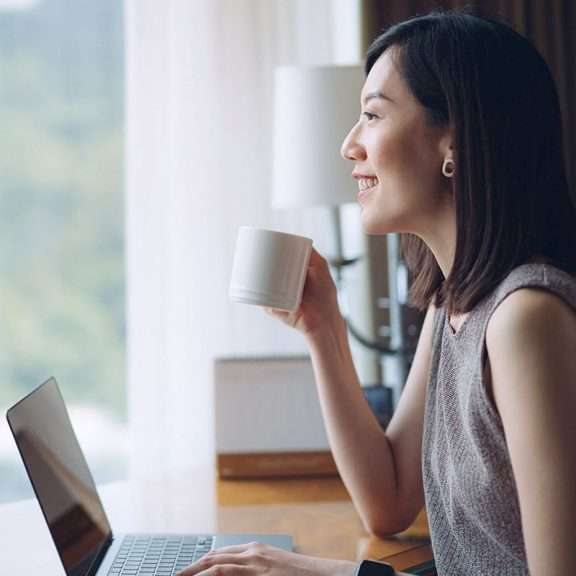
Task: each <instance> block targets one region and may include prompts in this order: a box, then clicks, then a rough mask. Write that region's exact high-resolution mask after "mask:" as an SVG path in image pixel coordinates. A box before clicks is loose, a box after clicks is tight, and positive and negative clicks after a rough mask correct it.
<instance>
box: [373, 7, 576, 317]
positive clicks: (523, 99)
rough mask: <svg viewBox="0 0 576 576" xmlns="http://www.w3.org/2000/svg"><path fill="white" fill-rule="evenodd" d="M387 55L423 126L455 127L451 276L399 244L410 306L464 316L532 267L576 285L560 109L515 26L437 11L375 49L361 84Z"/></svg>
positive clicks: (413, 240)
mask: <svg viewBox="0 0 576 576" xmlns="http://www.w3.org/2000/svg"><path fill="white" fill-rule="evenodd" d="M390 47H394V57H395V61H396V62H397V65H398V67H399V71H400V73H401V74H402V76H403V78H404V80H405V81H406V83H407V85H408V87H409V89H410V90H411V91H412V93H413V94H414V96H415V97H416V99H417V100H418V101H419V102H420V104H421V105H422V106H423V107H424V109H425V111H426V114H427V118H428V120H429V121H430V122H433V123H437V124H440V125H447V126H450V127H451V129H452V134H453V147H454V160H455V164H456V171H455V174H454V178H453V193H454V204H455V211H456V231H457V239H456V249H455V256H454V261H453V265H452V268H451V270H450V273H449V274H448V276H447V277H446V278H444V276H443V275H442V272H441V270H440V268H439V267H438V264H437V262H436V260H435V258H434V256H433V254H432V253H431V251H430V250H429V249H428V247H427V246H426V245H425V244H424V242H423V241H422V240H421V239H420V238H418V237H416V236H414V235H411V234H403V235H402V249H403V254H404V258H405V260H406V263H407V265H408V268H409V269H410V272H411V301H412V303H413V304H414V305H415V306H417V307H418V308H421V309H424V308H425V307H426V306H427V305H428V304H429V303H430V302H431V301H433V302H434V303H435V304H436V305H437V306H444V307H446V309H447V310H448V311H449V312H450V313H462V312H468V311H469V310H471V309H472V308H473V307H474V306H475V305H476V304H477V303H478V302H479V301H481V300H482V298H484V297H485V296H487V295H488V294H489V293H490V292H491V291H492V290H493V289H494V288H495V287H496V285H497V284H498V283H499V282H500V281H501V280H502V279H503V278H504V277H505V276H506V275H507V274H508V273H509V272H510V271H511V270H512V269H513V268H515V267H516V266H518V265H520V264H523V263H526V262H528V261H530V260H531V259H534V258H542V259H544V260H545V261H547V262H549V263H550V264H553V265H555V266H557V267H558V268H560V269H562V270H565V271H567V272H568V273H570V274H573V275H574V274H576V210H575V208H574V204H573V203H572V200H571V198H570V193H569V189H568V183H567V178H566V172H565V167H564V158H563V153H562V129H561V113H560V106H559V102H558V95H557V92H556V88H555V85H554V81H553V79H552V76H551V74H550V71H549V69H548V66H547V65H546V63H545V62H544V60H543V58H542V57H541V56H540V54H539V53H538V52H537V50H536V49H535V48H534V47H533V46H532V44H531V43H530V42H529V41H528V40H527V39H526V38H524V37H523V36H521V35H520V34H518V33H517V32H515V31H514V30H513V29H512V28H510V27H509V26H508V25H506V24H504V23H502V22H499V21H497V20H494V19H492V18H486V17H483V16H478V15H475V14H473V13H471V12H470V11H449V12H432V13H430V14H426V15H423V16H418V17H415V18H412V19H410V20H407V21H404V22H401V23H399V24H396V25H394V26H392V27H390V28H388V29H386V30H385V31H384V32H383V33H381V34H380V35H379V36H378V37H377V38H376V39H375V40H374V41H373V42H372V44H371V46H370V48H369V49H368V53H367V59H366V66H365V71H366V74H368V73H369V72H370V70H371V68H372V66H373V65H374V63H375V62H376V60H377V59H378V58H379V57H380V56H381V55H382V53H383V52H384V51H385V50H386V49H388V48H390ZM439 169H440V168H439Z"/></svg>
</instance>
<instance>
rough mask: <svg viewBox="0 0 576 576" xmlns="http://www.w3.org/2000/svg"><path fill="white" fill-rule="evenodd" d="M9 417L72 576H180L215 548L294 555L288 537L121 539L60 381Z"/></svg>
mask: <svg viewBox="0 0 576 576" xmlns="http://www.w3.org/2000/svg"><path fill="white" fill-rule="evenodd" d="M6 417H7V420H8V424H9V426H10V429H11V430H12V434H13V435H14V439H15V440H16V445H17V446H18V450H19V452H20V455H21V457H22V460H23V462H24V466H25V467H26V471H27V473H28V476H29V478H30V482H31V483H32V487H33V488H34V492H35V494H36V498H37V499H38V503H39V504H40V508H41V509H42V513H43V515H44V518H45V520H46V523H47V524H48V528H49V530H50V534H51V535H52V539H53V541H54V545H55V546H56V549H57V551H58V555H59V556H60V560H61V561H62V565H63V566H64V570H65V572H66V575H67V576H125V575H126V576H128V575H129V576H136V575H137V576H140V575H142V576H144V575H145V576H173V575H174V574H176V573H177V572H178V571H180V570H182V569H183V568H184V567H186V566H187V565H189V564H191V563H192V562H195V561H196V560H198V559H199V558H201V557H202V556H203V555H204V554H206V553H207V552H209V551H210V550H211V549H213V548H220V547H222V546H229V545H233V544H244V543H248V542H253V541H258V542H262V543H265V544H270V545H272V546H277V547H279V548H284V549H285V550H292V539H291V537H290V536H287V535H282V534H277V535H267V534H126V535H115V534H113V532H112V528H111V526H110V523H109V522H108V519H107V517H106V513H105V511H104V507H103V506H102V502H101V500H100V497H99V495H98V490H97V488H96V485H95V483H94V479H93V477H92V474H91V472H90V469H89V467H88V464H87V462H86V458H85V457H84V454H83V452H82V449H81V448H80V444H79V443H78V439H77V438H76V434H75V432H74V429H73V428H72V423H71V422H70V417H69V415H68V411H67V409H66V405H65V403H64V399H63V397H62V394H61V392H60V389H59V387H58V384H57V382H56V380H55V379H54V378H51V379H50V380H48V381H47V382H45V383H44V384H42V385H40V386H39V387H38V388H36V389H35V390H33V391H32V392H31V393H30V394H28V395H27V396H25V397H24V398H23V399H22V400H20V401H19V402H18V403H16V404H15V405H14V406H12V408H10V409H9V410H8V411H7V413H6Z"/></svg>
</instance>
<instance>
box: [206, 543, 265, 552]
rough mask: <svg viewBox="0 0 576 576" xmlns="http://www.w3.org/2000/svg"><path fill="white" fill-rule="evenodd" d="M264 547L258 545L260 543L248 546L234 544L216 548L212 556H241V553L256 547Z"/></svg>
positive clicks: (247, 544)
mask: <svg viewBox="0 0 576 576" xmlns="http://www.w3.org/2000/svg"><path fill="white" fill-rule="evenodd" d="M258 545H260V546H263V544H258V542H248V543H246V544H234V545H232V546H222V547H221V548H214V550H211V551H210V552H209V553H210V554H239V553H241V552H246V551H248V550H250V549H251V548H254V547H255V546H258Z"/></svg>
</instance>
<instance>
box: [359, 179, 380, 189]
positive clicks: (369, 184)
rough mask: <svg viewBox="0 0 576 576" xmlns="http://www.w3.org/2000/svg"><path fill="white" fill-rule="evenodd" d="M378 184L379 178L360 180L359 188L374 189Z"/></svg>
mask: <svg viewBox="0 0 576 576" xmlns="http://www.w3.org/2000/svg"><path fill="white" fill-rule="evenodd" d="M376 184H378V178H360V180H358V188H359V189H360V190H366V189H368V188H373V187H374V186H376Z"/></svg>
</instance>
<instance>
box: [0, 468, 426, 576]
mask: <svg viewBox="0 0 576 576" xmlns="http://www.w3.org/2000/svg"><path fill="white" fill-rule="evenodd" d="M100 494H101V496H102V499H103V501H104V506H105V508H106V511H107V513H108V516H109V519H110V523H111V525H112V527H113V529H114V531H115V532H192V533H194V532H256V533H258V532H260V533H264V532H271V533H274V532H282V533H289V534H291V535H292V536H293V538H294V544H295V547H296V550H297V551H298V552H302V553H303V554H310V555H316V556H325V557H332V558H339V559H347V560H359V559H361V558H373V559H384V558H385V559H388V561H390V562H392V563H393V564H394V566H395V567H396V568H397V569H399V570H401V569H403V568H405V567H406V566H408V565H410V564H417V563H419V562H420V561H424V560H425V559H428V558H430V557H431V551H430V547H429V545H428V539H427V536H428V530H427V525H426V519H425V517H424V515H420V517H419V518H418V519H417V521H416V522H415V523H414V525H413V526H412V527H411V528H410V529H409V530H408V531H406V532H404V533H403V534H401V535H399V536H396V537H394V538H390V539H386V540H379V539H377V538H373V537H370V536H369V535H368V534H367V533H366V531H365V530H364V528H363V526H362V523H361V521H360V518H359V517H358V515H357V514H356V511H355V510H354V507H353V505H352V502H351V500H350V498H349V496H348V494H347V492H346V490H345V488H344V486H343V485H342V483H341V481H340V480H339V479H337V478H319V479H298V480H265V481H253V480H250V481H218V480H217V479H216V477H215V474H214V472H213V471H212V470H204V469H202V470H188V471H182V472H180V473H179V474H172V475H170V476H168V475H166V476H164V477H161V478H156V479H153V480H150V479H148V480H146V481H141V482H131V483H128V482H124V483H118V484H111V485H108V486H104V487H102V488H101V489H100ZM0 542H2V554H1V555H2V559H1V561H0V576H12V575H13V574H18V575H19V576H28V575H30V576H32V575H34V576H38V575H39V574H41V575H42V576H62V575H63V574H64V572H63V570H62V568H61V566H60V562H59V559H58V557H57V554H56V551H55V550H54V548H53V545H52V541H51V539H50V535H49V533H48V529H47V528H46V526H45V524H44V520H43V518H42V514H41V512H40V509H39V508H38V506H37V504H36V502H35V501H25V502H18V503H14V504H7V505H2V506H0ZM23 557H24V558H26V562H25V564H23V563H22V558H23Z"/></svg>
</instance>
